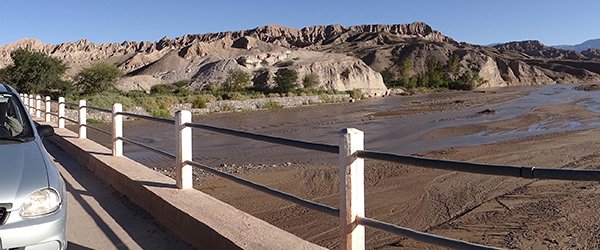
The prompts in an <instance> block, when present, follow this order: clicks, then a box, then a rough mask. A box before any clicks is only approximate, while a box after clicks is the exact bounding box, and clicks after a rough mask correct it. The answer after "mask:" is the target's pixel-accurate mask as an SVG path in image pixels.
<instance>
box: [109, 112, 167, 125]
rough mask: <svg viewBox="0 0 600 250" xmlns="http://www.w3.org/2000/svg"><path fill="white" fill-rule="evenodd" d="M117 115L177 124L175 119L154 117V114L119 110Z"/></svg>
mask: <svg viewBox="0 0 600 250" xmlns="http://www.w3.org/2000/svg"><path fill="white" fill-rule="evenodd" d="M111 112H112V111H111ZM117 115H124V116H130V117H136V118H141V119H146V120H150V121H155V122H162V123H167V124H175V120H172V119H166V118H158V117H154V116H147V115H140V114H134V113H129V112H117Z"/></svg>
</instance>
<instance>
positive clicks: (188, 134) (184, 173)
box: [175, 110, 193, 189]
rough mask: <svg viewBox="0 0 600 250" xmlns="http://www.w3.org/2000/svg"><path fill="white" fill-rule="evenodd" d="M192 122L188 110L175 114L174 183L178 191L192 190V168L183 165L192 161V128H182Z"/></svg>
mask: <svg viewBox="0 0 600 250" xmlns="http://www.w3.org/2000/svg"><path fill="white" fill-rule="evenodd" d="M191 122H192V113H191V112H190V111H188V110H180V111H177V112H175V134H176V136H175V138H176V142H177V156H176V157H175V183H176V184H177V188H179V189H190V188H193V182H192V166H191V165H189V164H185V162H186V161H191V160H192V128H190V127H187V126H184V124H186V123H191Z"/></svg>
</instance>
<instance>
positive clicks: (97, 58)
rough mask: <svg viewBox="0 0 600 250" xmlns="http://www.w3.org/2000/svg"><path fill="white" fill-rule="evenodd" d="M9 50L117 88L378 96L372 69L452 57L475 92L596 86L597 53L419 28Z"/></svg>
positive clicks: (3, 58)
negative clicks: (115, 76)
mask: <svg viewBox="0 0 600 250" xmlns="http://www.w3.org/2000/svg"><path fill="white" fill-rule="evenodd" d="M16 48H30V49H32V50H36V51H42V52H44V53H47V54H49V55H52V56H55V57H57V58H60V59H62V60H64V61H65V62H67V63H68V64H69V66H70V69H69V71H68V75H69V76H73V75H74V74H76V72H77V71H78V70H80V69H81V68H83V67H86V66H89V65H91V64H93V63H95V62H109V63H114V64H117V65H118V66H119V67H120V68H121V69H123V70H124V71H125V72H126V73H127V75H126V77H125V78H123V79H122V80H121V81H120V83H119V85H120V88H122V89H126V90H130V89H143V90H148V89H149V88H150V87H151V86H153V85H156V84H169V83H174V82H178V81H181V80H189V84H188V85H187V86H186V87H188V88H190V89H202V88H208V87H210V86H212V85H218V84H221V83H223V81H224V80H225V78H226V76H227V72H228V71H229V70H231V69H241V70H244V71H246V72H249V73H251V74H252V76H253V84H254V86H255V87H258V88H270V87H273V86H274V80H273V79H274V75H275V72H276V71H277V70H278V69H281V68H290V69H294V70H296V71H298V73H299V77H300V80H299V84H301V81H302V78H303V76H305V75H307V74H313V75H316V76H318V78H319V84H318V86H317V87H321V88H326V89H337V90H351V89H356V88H358V89H362V90H363V93H368V94H370V95H383V94H385V93H386V90H387V89H386V87H385V85H384V84H383V79H382V77H381V75H380V74H379V73H378V72H381V71H382V70H385V69H388V70H390V71H395V72H400V62H402V61H403V60H410V61H411V62H412V67H411V69H410V74H411V75H416V74H421V73H423V72H425V71H427V65H428V63H429V62H431V61H436V62H438V63H440V64H446V62H447V61H448V59H449V57H450V56H452V55H455V56H458V58H459V59H460V65H461V70H463V71H465V70H470V71H474V72H478V73H479V75H480V76H482V77H483V78H484V79H485V80H487V83H486V84H485V85H484V86H482V87H494V86H508V85H532V84H549V83H559V82H581V81H598V80H600V56H599V53H598V51H597V50H589V51H584V52H581V53H579V52H576V51H567V50H559V49H555V48H551V47H547V46H544V45H543V44H541V43H539V42H537V41H523V42H511V43H507V44H500V45H496V46H494V47H486V46H477V45H471V44H466V43H458V42H456V41H454V40H453V39H451V38H449V37H447V36H444V35H443V34H442V33H440V32H438V31H436V30H433V29H432V28H431V27H430V26H428V25H427V24H425V23H411V24H395V25H359V26H350V27H344V26H340V25H328V26H312V27H306V28H303V29H293V28H287V27H282V26H264V27H258V28H255V29H251V30H243V31H235V32H219V33H209V34H196V35H184V36H182V37H178V38H174V39H170V38H167V37H165V38H163V39H161V40H159V41H156V42H130V41H126V42H123V43H120V44H119V43H102V44H94V43H91V42H89V41H87V40H85V39H84V40H80V41H77V42H71V43H62V44H58V45H52V44H44V43H42V42H41V41H38V40H34V39H24V40H21V41H18V42H15V43H11V44H8V45H4V46H1V47H0V67H4V66H6V65H8V64H10V52H11V51H13V50H14V49H16Z"/></svg>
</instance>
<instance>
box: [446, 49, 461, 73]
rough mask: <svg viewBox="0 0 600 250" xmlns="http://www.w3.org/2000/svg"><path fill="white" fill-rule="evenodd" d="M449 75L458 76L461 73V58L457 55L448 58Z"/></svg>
mask: <svg viewBox="0 0 600 250" xmlns="http://www.w3.org/2000/svg"><path fill="white" fill-rule="evenodd" d="M447 68H448V73H450V74H452V75H458V73H460V58H459V57H458V56H457V55H456V54H452V55H451V56H450V57H449V58H448V64H447Z"/></svg>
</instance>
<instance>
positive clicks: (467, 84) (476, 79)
mask: <svg viewBox="0 0 600 250" xmlns="http://www.w3.org/2000/svg"><path fill="white" fill-rule="evenodd" d="M486 82H487V81H486V80H485V79H483V78H482V77H480V76H479V74H478V73H473V72H471V71H465V72H464V73H463V74H462V75H461V76H460V77H459V78H458V80H457V81H453V82H450V83H448V88H449V89H457V90H472V89H475V88H477V87H479V86H481V85H482V84H484V83H486Z"/></svg>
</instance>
